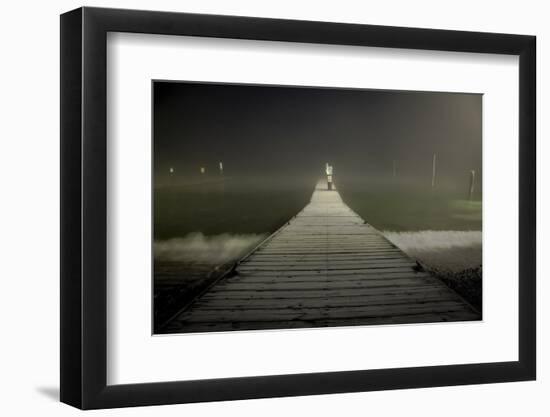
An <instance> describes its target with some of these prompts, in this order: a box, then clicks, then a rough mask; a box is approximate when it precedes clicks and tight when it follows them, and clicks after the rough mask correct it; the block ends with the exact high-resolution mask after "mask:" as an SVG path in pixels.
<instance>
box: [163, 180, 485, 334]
mask: <svg viewBox="0 0 550 417" xmlns="http://www.w3.org/2000/svg"><path fill="white" fill-rule="evenodd" d="M480 318H481V316H480V314H479V313H478V312H477V311H475V309H473V308H472V307H471V306H470V305H469V304H468V303H466V302H465V301H464V300H463V299H462V298H461V297H460V296H458V294H456V293H455V292H454V291H453V290H451V289H449V288H448V287H447V286H446V285H445V284H443V283H442V282H441V281H439V280H438V279H437V278H435V277H433V276H432V275H430V274H428V273H426V272H423V271H422V270H421V268H419V267H418V265H417V264H416V262H415V261H414V260H412V259H411V258H409V257H408V256H407V255H406V254H405V253H403V252H402V251H401V250H400V249H399V248H397V247H396V246H395V245H393V244H392V243H391V242H389V241H388V240H387V239H386V238H385V237H384V236H383V235H382V234H381V233H380V232H379V231H378V230H376V229H375V228H374V227H372V226H370V225H369V224H367V223H366V222H365V221H364V220H363V219H362V218H361V217H359V216H358V215H357V214H356V213H355V212H353V211H352V210H351V209H350V208H349V207H348V206H347V205H346V204H345V203H344V202H343V201H342V199H341V197H340V194H339V193H338V191H336V190H332V191H328V190H327V189H326V182H323V181H320V182H319V183H318V184H317V186H316V188H315V190H314V192H313V195H312V197H311V201H310V203H309V204H308V205H307V206H306V207H304V209H303V210H302V211H301V212H300V213H298V214H297V215H296V216H295V217H294V218H293V219H291V220H290V221H289V222H288V223H287V224H286V225H285V226H283V227H282V228H280V229H279V230H278V231H277V232H276V233H274V234H273V235H271V236H270V237H269V238H268V239H267V240H266V241H264V242H263V243H262V244H261V245H260V246H259V247H258V248H256V249H255V250H254V251H253V252H252V253H251V254H249V255H248V256H246V257H245V258H243V259H242V260H241V261H240V262H239V263H238V265H237V267H236V268H235V270H234V271H233V273H231V274H228V275H226V276H225V277H223V278H222V279H220V280H219V281H218V282H217V283H216V284H215V285H214V286H212V287H211V288H210V289H209V290H208V291H206V292H205V293H204V294H203V295H202V296H201V297H199V298H197V299H196V300H195V301H194V302H193V303H192V304H191V305H190V306H189V307H188V308H187V309H185V310H184V311H182V312H181V313H179V314H178V315H177V316H176V317H175V318H174V319H173V320H171V321H170V323H168V325H167V326H166V328H165V329H164V332H168V333H170V332H178V333H186V332H204V331H227V330H252V329H288V328H304V327H326V326H350V325H368V324H392V323H393V324H395V323H418V322H441V321H465V320H478V319H480Z"/></svg>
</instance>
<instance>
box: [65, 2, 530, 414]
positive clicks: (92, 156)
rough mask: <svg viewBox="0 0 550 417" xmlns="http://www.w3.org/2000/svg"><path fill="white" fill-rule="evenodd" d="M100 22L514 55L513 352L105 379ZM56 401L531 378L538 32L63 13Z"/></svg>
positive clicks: (148, 401) (179, 398) (175, 31)
mask: <svg viewBox="0 0 550 417" xmlns="http://www.w3.org/2000/svg"><path fill="white" fill-rule="evenodd" d="M108 32H132V33H147V34H163V35H175V36H177V35H186V36H199V37H217V38H235V39H254V40H269V41H286V42H305V43H317V44H333V45H356V46H371V47H373V46H374V47H384V48H405V49H421V50H440V51H457V52H477V53H491V54H508V55H517V56H519V155H518V158H519V278H520V279H519V293H518V298H519V329H518V330H519V360H518V361H514V362H496V363H477V364H467V365H445V366H423V367H412V368H397V369H377V370H357V371H343V372H325V373H309V374H292V375H274V376H256V377H238V378H224V379H209V380H198V381H176V382H161V383H143V384H129V385H112V386H109V385H107V383H106V381H107V334H106V330H107V309H106V307H107V304H106V300H107V284H106V281H107V273H106V264H107V262H106V257H107V253H106V244H107V218H106V214H107V164H106V161H107V146H106V145H107V143H106V137H107V134H106V126H107V111H106V92H107V91H106V90H107V87H106V85H107V83H106V81H107V80H106V77H107V73H106V59H107V58H106V46H107V33H108ZM60 57H61V92H60V93H61V310H60V315H61V401H62V402H64V403H67V404H70V405H72V406H75V407H78V408H82V409H94V408H111V407H124V406H142V405H155V404H174V403H189V402H200V401H217V400H237V399H249V398H265V397H282V396H298V395H312V394H328V393H344V392H357V391H375V390H388V389H401V388H421V387H434V386H450V385H462V384H481V383H496V382H507V381H525V380H533V379H535V377H536V304H535V302H536V276H535V260H536V259H535V257H536V254H535V249H536V143H535V141H536V138H535V136H536V130H535V124H536V116H535V107H536V91H535V87H536V81H535V79H536V38H535V37H534V36H524V35H510V34H494V33H478V32H461V31H449V30H432V29H416V28H403V27H387V26H371V25H358V24H341V23H325V22H312V21H295V20H278V19H265V18H251V17H234V16H217V15H201V14H185V13H171V12H151V11H136V10H120V9H103V8H88V7H84V8H79V9H77V10H73V11H70V12H68V13H65V14H63V15H61V53H60Z"/></svg>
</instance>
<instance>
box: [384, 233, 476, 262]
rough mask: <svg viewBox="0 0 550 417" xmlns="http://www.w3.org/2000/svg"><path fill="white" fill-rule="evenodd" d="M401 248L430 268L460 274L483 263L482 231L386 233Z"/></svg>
mask: <svg viewBox="0 0 550 417" xmlns="http://www.w3.org/2000/svg"><path fill="white" fill-rule="evenodd" d="M383 233H384V235H385V236H386V237H387V238H388V239H389V240H390V241H391V242H392V243H393V244H395V245H396V246H397V247H399V248H400V249H401V250H403V251H404V252H405V253H407V254H408V255H409V256H411V257H413V258H415V259H417V260H419V261H420V262H422V263H424V264H426V265H427V266H429V267H431V268H434V269H439V270H450V271H460V270H463V269H467V268H476V267H479V266H480V265H481V264H482V233H481V231H454V230H446V231H439V230H437V231H436V230H423V231H418V232H383Z"/></svg>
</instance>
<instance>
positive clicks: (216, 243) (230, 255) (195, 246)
mask: <svg viewBox="0 0 550 417" xmlns="http://www.w3.org/2000/svg"><path fill="white" fill-rule="evenodd" d="M266 237H267V235H265V234H243V235H234V234H229V233H223V234H220V235H214V236H205V235H204V234H202V233H200V232H197V233H190V234H188V235H186V236H184V237H182V238H173V239H167V240H157V241H155V243H154V253H155V259H156V260H160V261H180V262H189V263H194V262H197V263H208V264H212V265H219V264H223V263H226V262H230V261H234V260H237V259H238V258H240V257H241V256H244V255H245V254H246V253H247V252H248V251H250V250H251V249H252V248H254V246H256V245H257V244H258V243H260V242H261V241H262V240H263V239H265V238H266Z"/></svg>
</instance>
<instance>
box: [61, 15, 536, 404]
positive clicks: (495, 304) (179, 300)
mask: <svg viewBox="0 0 550 417" xmlns="http://www.w3.org/2000/svg"><path fill="white" fill-rule="evenodd" d="M535 42H536V41H535V37H533V36H526V35H509V34H493V33H475V32H460V31H447V30H432V29H416V28H399V27H387V26H371V25H356V24H340V23H327V22H311V21H292V20H276V19H264V18H250V17H236V16H215V15H198V14H185V13H169V12H150V11H135V10H117V9H101V8H87V7H85V8H80V9H77V10H74V11H71V12H68V13H65V14H63V15H62V16H61V312H60V314H61V401H63V402H65V403H67V404H70V405H73V406H75V407H79V408H82V409H92V408H111V407H124V406H139V405H155V404H173V403H187V402H199V401H219V400H233V399H248V398H264V397H277V396H297V395H312V394H326V393H342V392H357V391H371V390H387V389H400V388H420V387H434V386H445V385H462V384H480V383H495V382H507V381H523V380H533V379H535V375H536V348H535V346H536V330H535V329H536V314H535V311H536V307H535V301H536V296H535V295H536V276H535V249H536V224H535V218H536V216H535V215H536V188H535V172H536V166H535V163H536V146H535V103H536V94H535V78H536V77H535V67H536V58H535V49H536V48H535V45H536V43H535Z"/></svg>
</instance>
